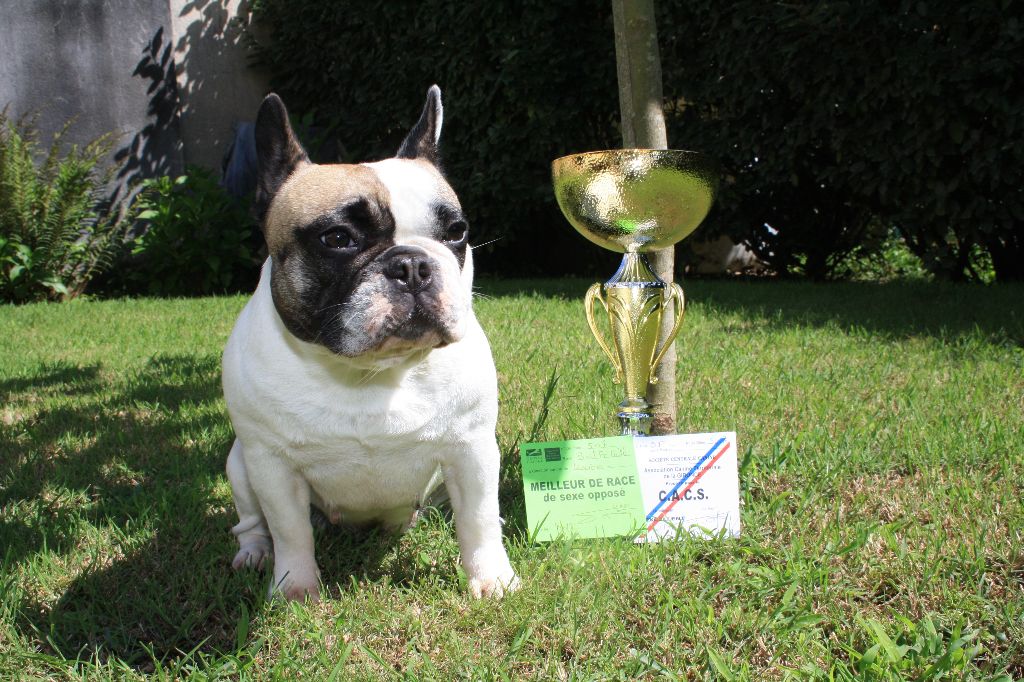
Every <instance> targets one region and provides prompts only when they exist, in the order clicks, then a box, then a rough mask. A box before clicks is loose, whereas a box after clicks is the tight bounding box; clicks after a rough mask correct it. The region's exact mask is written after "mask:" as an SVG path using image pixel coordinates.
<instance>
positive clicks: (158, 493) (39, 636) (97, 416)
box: [0, 355, 419, 671]
mask: <svg viewBox="0 0 1024 682" xmlns="http://www.w3.org/2000/svg"><path fill="white" fill-rule="evenodd" d="M101 370H102V368H101V367H99V366H89V367H85V368H79V367H73V366H70V365H52V366H45V367H43V368H42V370H41V371H40V372H39V373H37V374H36V376H35V377H33V378H25V379H22V378H19V379H10V380H7V381H4V382H2V383H0V395H3V396H4V397H5V402H6V403H7V404H9V405H13V406H14V407H15V409H16V408H17V406H18V405H19V404H21V403H26V402H27V403H31V402H34V401H37V400H40V399H44V398H49V399H51V400H52V401H53V403H54V404H55V407H52V408H50V409H44V410H42V411H41V412H39V413H38V414H37V415H35V416H34V417H32V418H31V419H29V420H26V422H25V423H18V424H14V425H12V426H10V428H0V452H3V453H8V454H9V455H10V457H7V456H4V457H0V462H2V465H0V480H2V481H3V483H4V484H3V485H2V486H0V507H3V508H4V509H6V510H14V511H13V513H9V514H5V515H4V516H3V517H2V525H0V540H2V541H0V546H2V547H3V549H2V550H0V566H2V567H3V569H4V572H5V573H11V572H13V571H15V570H19V568H20V570H22V571H28V572H30V573H36V572H38V573H39V582H40V583H41V584H44V585H53V584H63V581H62V580H61V575H73V576H74V578H73V579H72V580H71V581H70V583H69V584H67V585H66V587H65V588H64V589H63V593H62V594H61V595H60V597H59V598H56V600H54V599H53V598H48V597H47V595H46V594H45V593H36V592H33V591H32V590H26V592H25V593H24V594H23V596H22V598H21V603H20V604H15V605H14V606H15V609H16V612H17V613H18V617H17V620H16V623H15V626H16V627H17V628H18V629H19V630H21V631H22V633H24V635H25V637H26V638H27V639H28V640H29V641H33V640H34V641H36V642H38V643H40V645H41V646H42V647H43V649H44V651H47V652H48V653H51V654H53V655H57V656H60V657H64V658H70V659H74V658H79V659H84V660H89V659H93V658H98V659H99V660H105V659H107V658H108V657H116V658H117V659H120V660H121V661H123V662H125V663H127V664H128V665H131V666H135V667H137V668H139V669H140V670H143V671H147V670H151V669H152V666H153V664H152V661H153V659H154V658H155V659H156V660H164V659H167V658H175V657H178V656H180V655H182V654H184V653H187V652H194V651H199V652H204V653H216V652H221V653H224V652H231V651H235V650H236V648H237V646H239V644H245V643H244V642H241V643H240V642H238V641H237V637H238V633H239V629H240V628H241V629H242V630H243V631H248V630H249V625H248V621H249V614H254V616H253V617H259V614H260V612H261V611H262V609H263V608H264V594H265V592H266V588H267V586H268V580H269V578H268V577H267V576H266V575H264V574H260V573H257V572H255V571H242V572H238V573H236V572H234V571H232V570H231V568H230V561H231V558H232V557H233V556H234V552H235V550H236V545H235V542H234V538H233V537H232V535H231V533H230V531H229V529H230V527H231V525H232V524H233V523H234V522H235V520H236V519H235V515H234V510H233V508H232V507H231V505H230V503H225V500H224V485H225V481H224V478H223V476H224V473H223V472H224V460H225V457H226V454H227V451H228V447H229V445H230V439H231V438H232V435H231V431H230V427H229V424H228V420H227V416H226V415H225V414H224V413H223V409H222V408H221V406H220V402H219V400H220V393H221V389H220V367H219V358H217V357H213V356H210V357H193V356H188V355H171V356H168V355H163V356H157V357H155V358H153V359H151V360H150V362H149V363H148V364H147V365H146V366H145V367H144V368H142V369H141V370H136V371H135V372H133V373H132V374H131V375H130V376H127V377H124V378H122V379H118V380H116V381H112V382H111V381H107V382H105V381H103V380H102V378H101ZM60 395H73V397H74V400H72V401H67V400H60ZM218 488H220V489H219V491H218V490H217V489H218ZM317 535H318V545H317V550H318V552H317V553H318V558H320V560H321V565H322V567H323V569H324V579H325V580H326V581H328V582H329V583H332V584H340V585H342V586H345V585H346V584H348V583H349V582H351V578H350V576H359V577H360V578H362V577H369V578H371V579H376V578H380V577H382V576H386V577H387V578H389V579H390V580H391V581H392V582H394V583H397V584H403V583H412V582H414V581H416V580H417V579H419V577H418V574H417V571H416V570H415V569H414V568H412V567H408V566H407V565H406V564H407V563H408V562H404V561H402V560H401V558H400V557H399V559H398V560H396V561H394V562H392V563H391V565H382V562H381V558H382V557H383V556H384V555H385V554H386V553H388V552H390V551H392V550H393V549H394V546H395V539H394V537H392V536H388V535H383V534H378V533H373V532H369V533H362V534H351V533H348V532H345V531H344V530H343V529H338V528H333V527H329V528H318V529H317ZM82 546H88V547H90V548H92V549H91V550H90V551H89V554H88V557H87V558H86V559H85V560H84V562H83V564H84V565H70V564H69V562H70V561H72V557H75V558H74V561H81V559H80V557H81V549H80V548H81V547H82ZM243 621H244V623H243Z"/></svg>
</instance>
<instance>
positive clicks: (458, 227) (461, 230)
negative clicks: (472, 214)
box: [444, 220, 469, 242]
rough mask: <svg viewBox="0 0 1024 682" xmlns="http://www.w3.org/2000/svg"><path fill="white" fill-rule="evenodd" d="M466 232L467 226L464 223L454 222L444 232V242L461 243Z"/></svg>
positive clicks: (462, 221)
mask: <svg viewBox="0 0 1024 682" xmlns="http://www.w3.org/2000/svg"><path fill="white" fill-rule="evenodd" d="M468 232H469V225H467V224H466V221H464V220H456V221H455V222H454V223H452V224H451V225H449V226H448V229H447V230H445V231H444V240H445V241H446V242H461V241H462V240H464V239H465V238H466V234H467V233H468Z"/></svg>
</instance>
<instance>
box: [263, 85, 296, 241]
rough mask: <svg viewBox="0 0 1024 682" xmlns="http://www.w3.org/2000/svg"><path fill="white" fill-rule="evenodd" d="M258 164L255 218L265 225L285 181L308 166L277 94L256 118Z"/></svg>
mask: <svg viewBox="0 0 1024 682" xmlns="http://www.w3.org/2000/svg"><path fill="white" fill-rule="evenodd" d="M256 161H257V166H258V171H257V177H258V179H257V181H256V218H257V220H259V221H260V222H261V223H262V222H263V218H264V217H266V215H267V209H269V208H270V202H271V200H272V199H273V198H274V195H275V194H277V190H279V189H280V188H281V185H283V184H284V181H285V180H287V179H288V176H289V175H291V174H292V173H293V172H295V169H296V168H298V167H299V166H301V165H303V164H306V163H309V156H307V155H306V150H305V149H303V148H302V145H301V144H299V139H298V138H297V137H295V132H294V131H293V130H292V126H291V124H290V123H289V122H288V110H287V109H285V108H284V102H282V101H281V98H280V97H278V96H277V95H275V94H274V93H270V94H269V95H267V96H266V98H265V99H264V100H263V104H261V105H260V111H259V113H258V114H257V115H256Z"/></svg>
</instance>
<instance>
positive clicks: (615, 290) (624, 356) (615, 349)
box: [587, 251, 682, 436]
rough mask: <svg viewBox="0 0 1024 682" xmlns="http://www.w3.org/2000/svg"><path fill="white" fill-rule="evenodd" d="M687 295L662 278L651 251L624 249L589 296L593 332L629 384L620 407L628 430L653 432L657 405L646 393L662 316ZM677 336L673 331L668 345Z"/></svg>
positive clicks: (621, 378) (629, 432)
mask: <svg viewBox="0 0 1024 682" xmlns="http://www.w3.org/2000/svg"><path fill="white" fill-rule="evenodd" d="M598 288H600V292H598ZM677 291H678V293H677ZM602 294H603V296H602ZM681 297H682V291H681V290H679V288H678V287H677V286H676V285H672V286H671V287H670V286H669V285H668V284H666V283H665V282H664V281H662V280H661V278H659V277H658V276H657V275H656V274H655V273H654V271H653V270H652V269H651V266H650V263H648V262H647V258H646V256H644V254H642V253H639V252H636V251H627V252H626V253H625V254H623V256H622V263H621V264H620V265H619V269H618V271H616V273H615V274H614V275H612V278H611V279H609V280H608V281H607V282H605V283H604V285H602V286H600V287H598V285H594V286H593V287H591V291H590V292H589V293H588V295H587V319H588V320H589V321H590V328H591V331H593V332H594V335H595V336H596V337H597V340H598V343H600V345H601V348H602V349H603V350H604V351H605V353H606V354H607V355H608V359H609V360H611V362H612V365H613V366H614V367H615V373H616V381H617V382H621V383H623V384H624V388H625V393H626V396H625V398H624V399H623V401H622V402H620V403H619V406H618V410H617V411H616V416H617V417H618V418H619V424H620V425H621V428H622V434H623V435H639V436H645V435H647V434H649V433H650V430H651V418H652V417H653V410H652V405H651V404H650V403H649V402H647V397H646V394H647V385H648V384H649V383H650V382H651V376H652V373H653V372H654V368H655V367H656V366H657V363H658V361H659V360H660V358H661V353H659V354H658V355H657V356H655V350H656V349H657V346H658V335H659V332H660V330H661V317H662V314H663V313H664V310H665V306H666V305H667V304H668V303H669V302H670V301H672V299H673V298H675V299H676V305H677V306H680V305H681V300H682V299H681ZM594 300H598V301H600V303H601V304H602V306H603V307H604V308H605V310H606V311H607V313H608V322H609V325H610V327H611V343H610V344H609V343H606V342H605V340H604V338H603V335H602V334H601V333H600V331H599V330H598V327H597V324H596V322H595V321H594V314H593V302H594ZM680 312H681V310H680ZM674 337H675V334H672V336H671V337H670V338H669V339H667V340H666V344H668V343H671V342H672V340H673V339H674Z"/></svg>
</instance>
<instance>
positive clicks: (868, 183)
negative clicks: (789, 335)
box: [659, 0, 1024, 280]
mask: <svg viewBox="0 0 1024 682" xmlns="http://www.w3.org/2000/svg"><path fill="white" fill-rule="evenodd" d="M659 8H660V10H661V19H662V22H661V26H662V28H663V29H668V30H663V31H662V36H661V38H662V45H663V55H662V56H663V60H664V62H665V86H666V94H667V95H668V99H669V101H670V102H672V103H673V113H674V116H673V117H672V134H670V139H676V140H680V139H686V140H687V143H688V144H693V145H694V146H697V147H699V148H701V149H703V150H705V151H708V152H710V153H711V154H713V155H715V156H717V157H718V158H720V159H722V160H723V162H724V163H725V164H726V166H727V168H728V172H729V174H730V175H731V176H732V177H733V179H734V182H732V183H730V184H729V185H728V186H727V188H726V191H725V192H724V193H723V196H722V202H721V203H720V209H722V210H721V211H720V213H719V215H720V217H722V218H724V219H725V221H724V223H723V224H724V225H726V226H727V230H728V231H730V232H731V233H732V234H733V235H734V236H736V237H739V238H745V239H751V240H752V241H754V243H755V244H757V243H758V242H759V235H761V234H763V231H764V227H763V225H764V223H765V222H767V223H769V224H771V225H772V226H773V227H775V228H777V230H778V235H776V236H771V237H769V238H767V239H765V240H763V243H762V244H761V246H762V248H761V250H762V252H763V251H765V250H767V249H765V248H764V246H765V245H767V246H769V247H771V246H773V245H775V244H778V243H779V242H784V241H787V240H789V241H795V247H796V248H792V249H788V248H781V249H780V250H779V253H781V256H782V258H783V261H784V262H783V263H781V264H780V265H782V266H783V267H789V263H788V262H787V261H788V260H790V259H791V258H792V254H794V253H796V254H802V255H804V256H806V257H807V259H808V260H809V261H810V260H812V259H813V258H814V254H815V252H818V253H820V252H821V251H822V250H827V251H831V252H833V253H835V254H836V255H838V256H840V257H839V258H833V259H832V261H833V263H835V264H837V265H838V263H839V262H840V261H841V260H842V258H841V256H842V252H843V251H844V250H847V249H848V248H849V246H850V244H851V243H853V244H855V245H858V246H861V245H866V244H868V243H871V242H872V241H873V243H874V244H878V243H880V242H879V241H878V240H877V237H878V236H880V235H878V234H871V233H870V228H871V226H872V225H896V226H897V227H898V228H899V231H900V233H901V234H902V235H903V237H904V239H905V240H906V242H907V244H908V245H909V246H910V248H911V249H912V250H913V251H914V252H915V253H916V254H917V255H918V256H919V257H920V258H921V259H922V260H923V262H924V264H925V266H926V267H927V268H928V269H929V270H930V271H931V272H933V273H935V274H936V275H937V276H940V277H943V278H949V279H964V278H971V279H983V276H982V273H981V272H980V271H979V269H978V268H977V267H976V263H975V254H977V251H978V248H979V247H980V248H983V249H985V250H986V251H988V253H989V254H990V256H991V261H992V263H993V265H994V267H995V271H996V274H997V276H998V277H999V278H1000V279H1005V280H1010V279H1018V280H1019V279H1024V191H1022V189H1021V187H1022V180H1024V178H1022V170H1021V169H1022V167H1024V145H1022V144H1020V139H1021V133H1022V130H1024V129H1022V127H1021V121H1022V120H1024V88H1022V83H1021V80H1022V74H1024V69H1021V60H1020V56H1019V55H1020V54H1022V53H1024V22H1020V21H1018V20H1017V19H1008V17H1010V16H1011V15H1012V13H1013V9H1012V3H1011V2H1008V1H1006V0H1003V1H1002V2H992V1H990V0H971V1H966V2H964V1H959V0H957V1H954V0H932V1H931V2H910V1H909V0H903V1H901V2H898V3H882V4H880V3H815V2H792V3H774V4H765V3H763V2H757V1H756V0H742V1H740V2H729V3H721V2H714V1H713V0H698V1H696V2H691V1H690V0H686V1H685V2H684V1H683V0H663V1H662V2H660V3H659ZM673 26H674V27H678V30H672V29H671V28H670V27H673ZM779 216H783V217H784V219H783V220H780V219H779ZM794 230H795V231H796V232H797V233H798V234H797V236H796V238H795V239H791V238H792V236H793V235H792V233H793V232H794ZM881 236H883V237H884V233H883V234H882V235H881ZM782 246H783V247H785V246H786V245H785V244H783V245H782ZM818 260H820V257H818ZM825 271H826V273H825V274H829V268H825Z"/></svg>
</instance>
